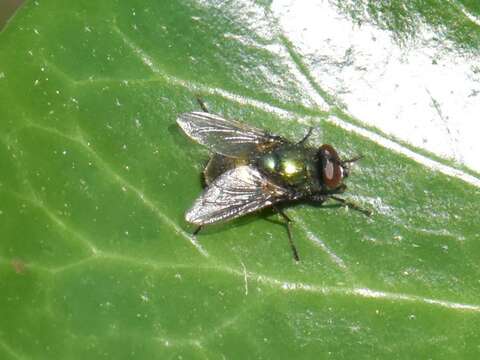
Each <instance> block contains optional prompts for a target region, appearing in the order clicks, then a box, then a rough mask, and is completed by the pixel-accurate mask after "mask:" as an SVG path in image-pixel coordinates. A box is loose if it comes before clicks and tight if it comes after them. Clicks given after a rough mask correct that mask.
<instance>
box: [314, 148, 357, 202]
mask: <svg viewBox="0 0 480 360" xmlns="http://www.w3.org/2000/svg"><path fill="white" fill-rule="evenodd" d="M360 158H361V156H357V157H355V158H352V159H348V160H343V161H342V160H341V159H340V157H339V156H338V153H337V151H336V150H335V149H334V148H333V146H331V145H329V144H324V145H322V146H320V148H319V149H318V152H317V166H318V171H319V177H320V179H321V181H322V183H323V184H324V186H325V188H326V190H327V191H328V192H333V193H335V192H343V191H344V190H345V189H346V187H347V186H346V185H345V184H344V183H343V180H344V179H345V178H347V177H348V175H349V172H350V168H349V166H348V164H349V163H352V162H355V161H357V160H359V159H360Z"/></svg>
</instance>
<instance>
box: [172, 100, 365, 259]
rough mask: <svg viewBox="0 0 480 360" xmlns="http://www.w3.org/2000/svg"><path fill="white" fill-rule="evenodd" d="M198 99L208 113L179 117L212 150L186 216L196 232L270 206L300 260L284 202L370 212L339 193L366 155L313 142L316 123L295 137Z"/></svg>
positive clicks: (191, 113)
mask: <svg viewBox="0 0 480 360" xmlns="http://www.w3.org/2000/svg"><path fill="white" fill-rule="evenodd" d="M198 102H199V104H200V107H201V108H202V110H203V111H202V112H190V113H185V114H182V115H180V116H179V117H178V119H177V123H178V125H179V126H180V127H181V128H182V130H183V131H184V132H185V134H187V136H188V137H190V138H192V139H193V140H195V141H196V142H198V143H200V144H202V145H204V146H206V147H207V148H209V149H210V151H211V152H212V156H211V158H210V160H209V162H208V163H207V166H206V167H205V170H204V172H203V175H204V178H205V185H206V186H205V189H204V191H203V193H202V194H201V195H200V197H198V198H197V200H196V201H195V203H194V204H193V206H192V207H191V208H190V209H189V210H188V211H187V213H186V215H185V219H186V220H187V221H188V222H189V223H192V224H195V225H197V226H198V227H197V229H196V230H195V232H194V234H197V233H198V232H199V231H200V230H201V229H202V227H203V226H205V225H209V224H213V223H218V222H222V221H228V220H231V219H235V218H238V217H240V216H243V215H245V214H249V213H251V212H254V211H257V210H260V209H263V208H267V207H270V208H273V209H274V210H275V211H276V212H278V213H279V215H280V216H281V217H282V218H283V219H284V220H285V226H286V229H287V234H288V240H289V242H290V247H291V249H292V252H293V257H294V259H295V260H296V261H299V256H298V251H297V249H296V247H295V245H294V243H293V240H292V233H291V228H290V227H291V222H292V220H291V219H290V218H289V217H288V216H287V214H285V212H284V211H282V209H281V208H280V207H279V206H280V205H282V204H285V203H291V202H301V201H308V202H314V203H317V204H322V203H324V202H325V201H327V200H329V199H332V200H335V201H337V202H339V203H341V204H343V205H344V206H347V207H350V208H352V209H355V210H357V211H360V212H362V213H364V214H366V215H370V211H368V210H364V209H362V208H360V207H358V206H357V205H356V204H354V203H351V202H349V201H347V200H345V199H343V198H341V197H339V196H337V195H339V194H342V193H343V192H345V190H346V189H347V186H346V185H345V184H344V183H343V180H344V179H345V178H346V177H347V176H348V174H349V167H348V164H349V163H352V162H355V161H357V160H359V159H360V158H361V156H357V157H355V158H352V159H348V160H341V159H340V157H339V156H338V154H337V151H336V150H335V149H334V148H333V147H332V146H331V145H328V144H324V145H322V146H320V147H319V148H314V147H310V146H307V145H306V141H307V139H308V138H309V136H310V134H311V133H312V128H310V130H309V131H308V133H307V134H306V135H305V136H304V137H303V139H301V140H300V141H298V142H292V141H289V140H287V139H286V138H284V137H281V136H278V135H274V134H270V133H269V132H267V131H264V130H262V129H258V128H255V127H252V126H249V125H246V124H244V123H241V122H239V121H235V120H227V119H225V118H223V117H221V116H219V115H214V114H211V113H209V112H208V110H207V108H206V106H205V104H204V103H203V101H201V100H200V99H198Z"/></svg>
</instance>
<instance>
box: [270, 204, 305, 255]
mask: <svg viewBox="0 0 480 360" xmlns="http://www.w3.org/2000/svg"><path fill="white" fill-rule="evenodd" d="M273 209H274V210H275V211H276V212H277V213H279V214H280V216H281V217H283V219H284V220H285V226H286V227H287V234H288V241H289V243H290V248H291V249H292V253H293V258H294V259H295V261H300V258H299V257H298V251H297V248H296V246H295V244H294V243H293V239H292V231H291V228H290V223H291V222H292V219H290V218H289V217H288V216H287V214H285V213H284V212H283V211H282V210H281V209H279V208H278V207H276V206H274V207H273Z"/></svg>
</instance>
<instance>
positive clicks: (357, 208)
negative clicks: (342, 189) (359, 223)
mask: <svg viewBox="0 0 480 360" xmlns="http://www.w3.org/2000/svg"><path fill="white" fill-rule="evenodd" d="M330 199H333V200H335V201H338V202H339V203H341V204H343V205H344V206H346V207H349V208H351V209H353V210H356V211H358V212H361V213H362V214H364V215H366V216H370V215H372V212H371V211H370V210H367V209H363V208H361V207H360V206H358V205H357V204H355V203H353V202H351V201H348V200H345V199H342V198H339V197H336V196H333V195H332V196H330Z"/></svg>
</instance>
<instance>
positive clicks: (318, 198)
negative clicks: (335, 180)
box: [308, 194, 328, 205]
mask: <svg viewBox="0 0 480 360" xmlns="http://www.w3.org/2000/svg"><path fill="white" fill-rule="evenodd" d="M327 199H328V196H327V195H324V194H313V195H311V196H309V197H308V200H309V201H313V202H314V203H317V204H318V205H321V204H323V203H324V202H325V201H326V200H327Z"/></svg>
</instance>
